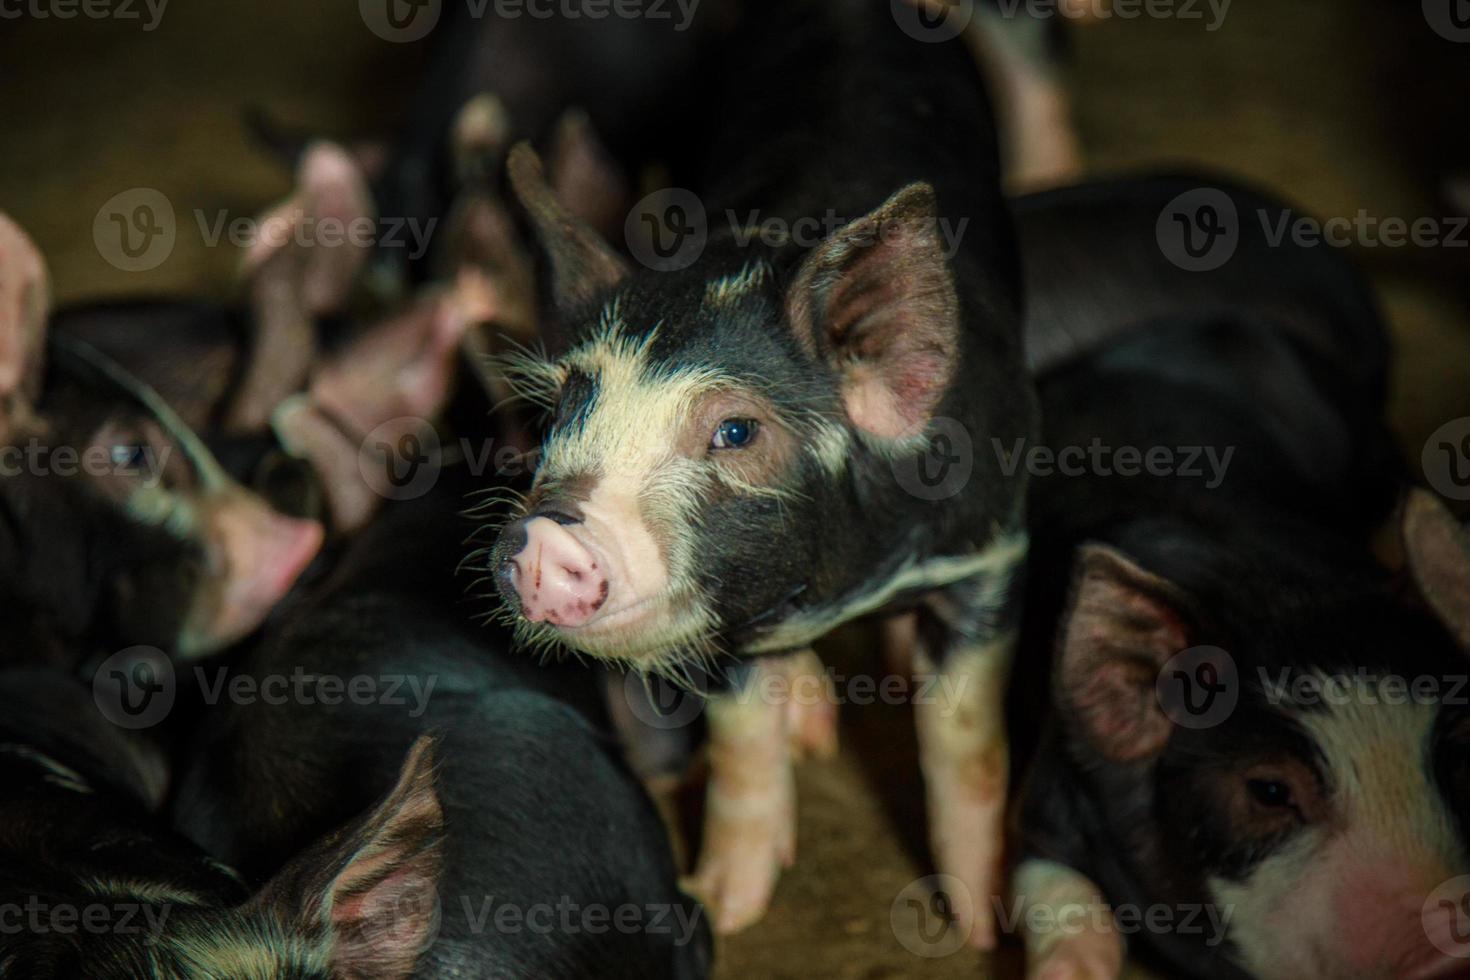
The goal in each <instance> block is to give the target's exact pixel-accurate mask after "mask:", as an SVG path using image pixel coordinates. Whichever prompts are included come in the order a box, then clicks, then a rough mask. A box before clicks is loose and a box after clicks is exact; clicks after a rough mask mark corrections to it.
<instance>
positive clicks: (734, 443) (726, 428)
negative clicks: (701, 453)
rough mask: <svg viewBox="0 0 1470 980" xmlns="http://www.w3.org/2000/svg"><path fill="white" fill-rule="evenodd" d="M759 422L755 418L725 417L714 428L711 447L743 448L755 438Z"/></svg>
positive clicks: (710, 442)
mask: <svg viewBox="0 0 1470 980" xmlns="http://www.w3.org/2000/svg"><path fill="white" fill-rule="evenodd" d="M759 427H760V424H759V423H758V422H756V420H755V419H725V420H724V421H723V422H721V423H720V424H719V426H718V427H716V428H715V434H714V437H713V438H712V439H710V441H709V447H710V448H711V449H743V448H745V447H746V446H748V445H750V442H751V440H752V439H754V438H755V433H756V430H757V429H758V428H759Z"/></svg>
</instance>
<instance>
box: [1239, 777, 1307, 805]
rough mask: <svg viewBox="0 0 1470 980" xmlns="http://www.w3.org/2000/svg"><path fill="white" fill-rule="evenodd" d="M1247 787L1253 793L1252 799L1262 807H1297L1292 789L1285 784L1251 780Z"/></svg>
mask: <svg viewBox="0 0 1470 980" xmlns="http://www.w3.org/2000/svg"><path fill="white" fill-rule="evenodd" d="M1246 786H1247V787H1248V788H1249V789H1250V791H1251V797H1252V798H1253V799H1254V800H1255V801H1256V802H1257V803H1259V804H1261V806H1267V807H1292V806H1295V805H1296V801H1295V800H1294V799H1293V798H1292V795H1291V787H1290V786H1288V785H1286V784H1285V783H1281V782H1277V781H1276V780H1274V779H1251V780H1247V782H1246Z"/></svg>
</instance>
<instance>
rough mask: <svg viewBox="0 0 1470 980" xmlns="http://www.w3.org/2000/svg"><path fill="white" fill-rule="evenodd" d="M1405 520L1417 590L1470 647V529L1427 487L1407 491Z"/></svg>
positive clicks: (1460, 639)
mask: <svg viewBox="0 0 1470 980" xmlns="http://www.w3.org/2000/svg"><path fill="white" fill-rule="evenodd" d="M1403 522H1404V523H1403V533H1404V548H1405V551H1406V552H1407V554H1408V558H1409V569H1410V571H1411V572H1412V573H1413V575H1414V581H1415V583H1416V584H1417V585H1418V586H1419V591H1420V592H1421V593H1422V594H1423V596H1424V598H1425V600H1426V601H1427V602H1428V603H1429V604H1430V605H1431V606H1432V607H1433V608H1434V610H1435V612H1436V613H1438V615H1439V617H1440V619H1441V620H1442V621H1443V622H1444V624H1445V626H1446V627H1448V628H1449V630H1450V631H1451V632H1452V633H1453V634H1454V635H1455V636H1456V637H1457V638H1458V639H1459V641H1460V643H1461V645H1463V646H1464V647H1466V649H1467V650H1470V531H1467V530H1466V529H1465V528H1464V527H1462V526H1461V525H1460V523H1459V521H1457V520H1455V516H1454V515H1453V514H1451V513H1450V511H1449V509H1448V508H1447V507H1445V505H1444V504H1443V503H1441V502H1440V500H1439V498H1438V497H1435V496H1434V495H1433V494H1431V493H1429V492H1428V491H1427V490H1415V491H1413V493H1412V494H1411V495H1410V496H1409V499H1408V501H1407V502H1406V504H1405V507H1404V518H1403Z"/></svg>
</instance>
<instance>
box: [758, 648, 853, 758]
mask: <svg viewBox="0 0 1470 980" xmlns="http://www.w3.org/2000/svg"><path fill="white" fill-rule="evenodd" d="M771 661H772V666H773V667H774V668H775V669H778V670H780V671H781V672H782V674H783V675H784V678H785V682H786V685H785V697H786V734H787V736H788V738H789V740H790V742H791V754H792V757H793V758H794V759H795V760H796V761H797V762H800V761H802V760H803V759H805V758H806V757H807V756H811V757H812V758H816V759H830V758H832V757H833V756H835V755H836V754H837V690H836V686H835V685H834V684H833V683H832V676H831V675H830V674H828V673H827V670H826V668H825V667H823V666H822V661H821V660H820V659H819V658H818V657H817V655H816V653H815V652H813V651H811V650H802V651H800V652H798V653H792V654H788V655H786V656H784V657H780V658H774V657H773V658H771ZM778 661H779V662H778Z"/></svg>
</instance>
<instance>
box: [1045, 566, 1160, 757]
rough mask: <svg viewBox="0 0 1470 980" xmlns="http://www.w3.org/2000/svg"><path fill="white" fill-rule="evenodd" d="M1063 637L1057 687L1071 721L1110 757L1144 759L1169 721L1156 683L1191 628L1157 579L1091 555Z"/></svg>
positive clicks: (1156, 749) (1155, 748)
mask: <svg viewBox="0 0 1470 980" xmlns="http://www.w3.org/2000/svg"><path fill="white" fill-rule="evenodd" d="M1082 565H1083V572H1082V575H1081V577H1080V581H1079V582H1078V584H1077V588H1076V595H1075V598H1074V601H1073V604H1072V608H1071V610H1070V611H1069V613H1068V614H1067V617H1066V620H1065V625H1064V626H1063V633H1062V640H1061V643H1062V649H1061V658H1060V671H1059V678H1058V683H1059V685H1060V689H1061V695H1062V698H1063V700H1064V702H1065V703H1066V705H1067V707H1068V709H1069V711H1070V713H1071V717H1072V720H1073V721H1074V722H1075V723H1078V724H1080V725H1081V726H1082V728H1083V729H1084V731H1085V732H1086V734H1087V736H1088V737H1089V738H1090V739H1091V740H1092V742H1093V743H1094V744H1095V745H1096V746H1097V748H1099V749H1100V750H1101V751H1102V752H1103V753H1104V754H1105V755H1106V756H1107V757H1109V758H1111V759H1114V760H1116V761H1119V762H1130V761H1136V760H1139V759H1144V758H1147V757H1149V756H1151V755H1154V754H1156V753H1157V752H1159V751H1160V750H1161V749H1162V748H1163V747H1164V744H1165V743H1166V742H1167V741H1168V738H1169V733H1170V731H1171V727H1172V726H1171V723H1170V721H1169V719H1168V718H1167V717H1166V716H1165V715H1164V713H1163V711H1162V709H1161V708H1160V706H1159V703H1158V697H1157V695H1156V688H1155V685H1156V684H1157V681H1158V673H1159V671H1160V670H1161V669H1162V668H1163V666H1164V664H1166V663H1167V662H1168V661H1169V658H1171V657H1173V656H1174V655H1175V654H1176V653H1178V652H1179V651H1181V650H1183V649H1185V648H1186V647H1187V646H1188V645H1189V629H1188V626H1187V625H1186V624H1185V622H1184V619H1183V618H1182V616H1181V615H1180V614H1179V612H1178V611H1177V610H1176V609H1175V608H1174V607H1173V606H1172V605H1171V604H1170V603H1169V602H1168V601H1166V600H1165V599H1164V598H1163V597H1162V595H1161V594H1160V593H1161V590H1162V589H1163V588H1166V586H1165V584H1164V583H1163V582H1162V580H1159V579H1157V578H1155V577H1154V576H1152V575H1149V574H1148V573H1147V572H1144V571H1143V570H1142V569H1140V568H1138V567H1136V566H1134V565H1133V564H1132V563H1130V562H1128V561H1126V560H1125V559H1123V558H1122V557H1121V556H1119V555H1116V554H1114V553H1111V552H1106V551H1096V552H1092V553H1091V554H1088V555H1087V556H1086V557H1084V558H1083V560H1082Z"/></svg>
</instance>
